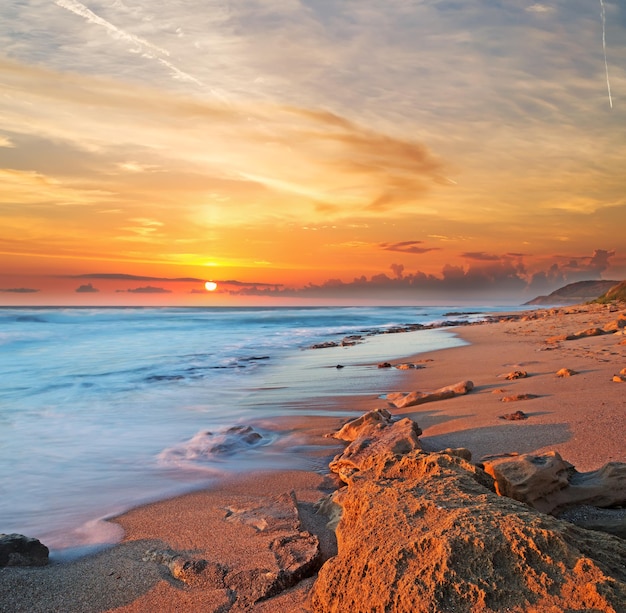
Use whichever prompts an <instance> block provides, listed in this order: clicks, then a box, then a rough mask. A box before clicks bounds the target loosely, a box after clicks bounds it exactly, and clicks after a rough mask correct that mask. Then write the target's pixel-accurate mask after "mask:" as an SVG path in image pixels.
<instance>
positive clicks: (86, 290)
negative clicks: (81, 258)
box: [75, 283, 100, 294]
mask: <svg viewBox="0 0 626 613" xmlns="http://www.w3.org/2000/svg"><path fill="white" fill-rule="evenodd" d="M75 291H76V292H77V293H79V294H92V293H97V292H99V291H100V290H99V289H98V288H96V287H94V286H93V285H92V284H91V283H87V284H86V285H79V286H78V287H77V288H76V290H75Z"/></svg>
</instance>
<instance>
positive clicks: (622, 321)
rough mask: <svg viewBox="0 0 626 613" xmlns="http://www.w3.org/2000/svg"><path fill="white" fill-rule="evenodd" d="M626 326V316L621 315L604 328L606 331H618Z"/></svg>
mask: <svg viewBox="0 0 626 613" xmlns="http://www.w3.org/2000/svg"><path fill="white" fill-rule="evenodd" d="M623 328H626V317H624V316H623V315H620V316H619V318H618V319H615V320H613V321H610V322H609V323H608V324H606V326H604V327H603V328H602V330H604V332H617V331H618V330H622V329H623Z"/></svg>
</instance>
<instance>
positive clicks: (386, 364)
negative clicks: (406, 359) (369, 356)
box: [378, 362, 391, 368]
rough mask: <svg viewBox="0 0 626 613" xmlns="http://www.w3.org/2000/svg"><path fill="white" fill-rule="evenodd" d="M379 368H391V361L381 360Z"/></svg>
mask: <svg viewBox="0 0 626 613" xmlns="http://www.w3.org/2000/svg"><path fill="white" fill-rule="evenodd" d="M378 368H391V364H390V363H389V362H381V363H380V364H379V365H378Z"/></svg>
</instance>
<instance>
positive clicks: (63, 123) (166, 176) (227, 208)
mask: <svg viewBox="0 0 626 613" xmlns="http://www.w3.org/2000/svg"><path fill="white" fill-rule="evenodd" d="M625 168H626V0H598V1H594V0H554V1H546V2H534V1H532V0H530V1H526V0H463V1H461V0H334V1H332V0H230V1H229V0H169V1H168V2H159V3H155V2H149V1H148V0H85V1H84V2H80V1H79V0H5V1H4V2H2V3H1V4H0V305H60V304H64V305H65V304H67V305H96V304H97V305H172V304H177V305H189V306H211V305H226V304H241V305H252V304H273V305H292V304H331V303H336V304H361V303H367V304H394V303H398V304H433V303H439V304H451V303H461V304H462V303H473V302H480V303H483V304H490V303H492V304H500V303H501V304H508V303H520V302H522V301H525V300H528V299H531V298H533V297H535V296H537V295H540V294H547V293H549V292H551V291H552V290H554V289H556V288H558V287H560V286H563V285H565V284H566V283H570V282H574V281H579V280H586V279H600V278H603V279H615V280H622V279H624V278H626V238H625V236H626V233H625V231H624V227H625V225H626V172H625ZM208 280H212V281H214V282H216V283H217V289H216V290H215V291H211V292H209V291H207V290H206V289H205V286H204V282H205V281H208Z"/></svg>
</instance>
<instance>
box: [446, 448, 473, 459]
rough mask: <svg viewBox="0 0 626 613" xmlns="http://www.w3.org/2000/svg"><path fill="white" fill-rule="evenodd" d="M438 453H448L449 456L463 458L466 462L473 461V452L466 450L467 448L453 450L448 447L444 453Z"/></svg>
mask: <svg viewBox="0 0 626 613" xmlns="http://www.w3.org/2000/svg"><path fill="white" fill-rule="evenodd" d="M438 453H446V454H448V455H453V456H456V457H457V458H462V459H463V460H465V461H466V462H471V461H472V452H471V451H470V450H469V449H466V448H465V447H455V448H454V449H451V448H450V447H448V448H446V449H443V450H442V451H439V452H438Z"/></svg>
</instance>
